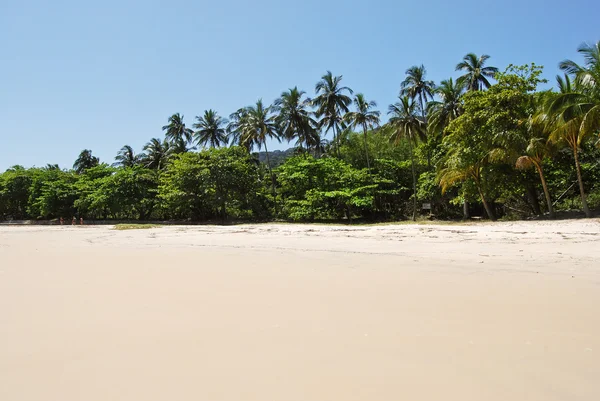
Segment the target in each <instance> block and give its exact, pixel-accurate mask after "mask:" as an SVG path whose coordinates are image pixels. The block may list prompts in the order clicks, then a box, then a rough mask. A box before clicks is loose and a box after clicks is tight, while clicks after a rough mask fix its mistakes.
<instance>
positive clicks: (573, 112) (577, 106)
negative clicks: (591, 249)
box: [548, 41, 600, 217]
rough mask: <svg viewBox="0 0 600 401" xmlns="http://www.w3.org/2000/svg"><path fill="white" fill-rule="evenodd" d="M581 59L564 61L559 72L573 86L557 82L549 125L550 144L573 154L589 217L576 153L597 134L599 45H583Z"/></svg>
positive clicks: (599, 123)
mask: <svg viewBox="0 0 600 401" xmlns="http://www.w3.org/2000/svg"><path fill="white" fill-rule="evenodd" d="M577 50H578V52H579V53H580V54H581V55H582V56H583V58H584V65H583V66H581V65H579V64H577V63H576V62H574V61H571V60H565V61H562V62H561V63H560V65H559V66H560V68H561V69H562V70H563V71H565V73H566V74H568V76H571V77H572V79H573V81H574V85H570V84H568V83H569V82H570V81H567V79H568V78H566V79H565V80H564V83H562V82H560V81H559V89H560V90H561V92H562V93H560V94H558V95H557V96H556V98H555V99H554V100H553V101H551V102H550V104H549V108H548V111H549V121H551V123H552V124H553V125H554V130H553V131H552V133H551V134H550V140H551V141H552V142H554V143H558V142H562V143H566V144H567V145H568V146H569V147H570V148H571V150H572V152H573V156H574V159H575V169H576V171H577V181H578V183H579V192H580V195H581V203H582V206H583V211H584V212H585V215H586V216H587V217H591V216H592V212H591V211H590V209H589V207H588V204H587V197H586V193H585V188H584V185H583V179H582V177H581V165H580V161H579V153H580V149H581V145H582V144H583V143H584V142H585V140H586V139H587V138H589V137H590V136H591V135H594V134H595V135H597V134H598V133H599V132H600V41H599V42H597V43H596V44H594V45H590V44H585V43H584V44H582V45H581V46H579V48H578V49H577Z"/></svg>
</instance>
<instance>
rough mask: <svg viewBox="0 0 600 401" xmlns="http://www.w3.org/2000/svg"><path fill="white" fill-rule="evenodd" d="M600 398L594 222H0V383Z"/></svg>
mask: <svg viewBox="0 0 600 401" xmlns="http://www.w3.org/2000/svg"><path fill="white" fill-rule="evenodd" d="M599 399H600V221H599V220H597V219H595V220H575V221H559V222H515V223H495V224H484V223H478V224H472V225H381V226H329V225H288V224H264V225H241V226H225V227H213V226H194V227H182V226H169V227H161V228H153V229H148V230H127V231H117V230H115V229H113V227H110V226H84V227H71V226H62V227H61V226H52V227H42V226H19V227H7V226H1V227H0V400H6V401H48V400H60V401H81V400H86V401H106V400H111V401H133V400H145V401H154V400H157V401H158V400H161V401H162V400H165V401H167V400H169V401H170V400H179V401H180V400H206V401H271V400H273V401H307V400H319V401H342V400H343V401H355V400H356V401H359V400H360V401H397V400H420V401H422V400H428V401H429V400H431V401H434V400H435V401H439V400H446V401H449V400H457V401H459V400H460V401H481V400H486V401H495V400H498V401H507V400H527V401H538V400H539V401H551V400H556V401H559V400H560V401H564V400H579V401H584V400H585V401H587V400H589V401H597V400H599Z"/></svg>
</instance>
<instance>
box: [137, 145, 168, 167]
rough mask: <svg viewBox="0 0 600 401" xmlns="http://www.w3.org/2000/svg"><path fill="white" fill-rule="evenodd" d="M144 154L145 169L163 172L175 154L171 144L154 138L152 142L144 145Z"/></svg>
mask: <svg viewBox="0 0 600 401" xmlns="http://www.w3.org/2000/svg"><path fill="white" fill-rule="evenodd" d="M144 152H145V154H144V155H143V156H142V158H141V160H142V164H143V165H144V167H147V168H150V169H153V170H162V169H164V168H165V167H166V165H167V162H168V161H169V158H170V157H171V155H172V154H173V149H172V147H171V143H170V142H169V141H167V140H166V139H164V140H163V141H161V140H160V139H158V138H152V139H150V142H148V143H147V144H146V145H144Z"/></svg>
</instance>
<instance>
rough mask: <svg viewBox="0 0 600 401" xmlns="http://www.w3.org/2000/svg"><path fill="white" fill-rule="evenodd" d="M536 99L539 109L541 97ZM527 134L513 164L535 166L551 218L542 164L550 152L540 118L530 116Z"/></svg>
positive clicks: (551, 211) (544, 127) (523, 168)
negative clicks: (526, 138)
mask: <svg viewBox="0 0 600 401" xmlns="http://www.w3.org/2000/svg"><path fill="white" fill-rule="evenodd" d="M538 99H539V100H538V102H537V103H538V104H539V108H540V109H541V108H542V106H543V103H542V99H541V98H538ZM540 112H541V113H543V110H540ZM527 134H528V137H529V138H528V140H529V142H528V143H527V147H526V148H525V152H524V154H523V155H522V156H520V157H519V158H518V159H517V161H516V164H515V166H516V167H517V168H518V169H521V170H525V169H528V168H531V167H535V169H536V170H537V172H538V175H539V176H540V181H541V183H542V188H543V189H544V196H545V197H546V204H547V205H548V215H549V216H550V218H551V219H553V218H554V207H553V206H552V198H551V197H550V191H549V190H548V184H547V183H546V177H545V176H544V166H543V162H544V159H545V158H546V157H547V156H549V155H550V153H551V147H550V144H549V142H548V136H549V131H548V127H547V125H546V124H544V123H543V121H542V120H541V119H539V118H536V117H535V116H531V117H530V118H529V120H528V121H527Z"/></svg>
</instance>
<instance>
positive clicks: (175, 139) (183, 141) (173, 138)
mask: <svg viewBox="0 0 600 401" xmlns="http://www.w3.org/2000/svg"><path fill="white" fill-rule="evenodd" d="M162 130H163V131H166V132H165V138H166V139H167V140H169V141H170V142H171V143H172V144H174V145H176V146H175V149H176V152H177V153H181V152H185V151H186V150H187V147H186V146H187V145H188V144H189V143H190V142H191V141H192V135H193V134H194V131H192V130H191V129H190V128H187V127H186V126H185V123H184V122H183V116H182V115H180V114H179V113H175V114H173V115H172V116H171V117H169V123H168V124H167V125H164V126H163V127H162Z"/></svg>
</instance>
